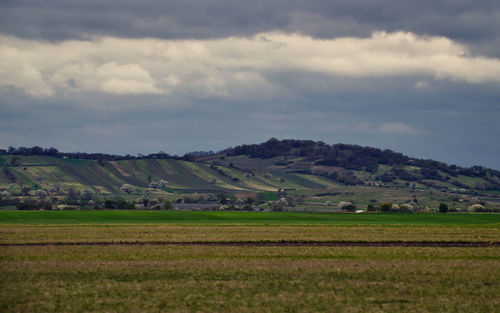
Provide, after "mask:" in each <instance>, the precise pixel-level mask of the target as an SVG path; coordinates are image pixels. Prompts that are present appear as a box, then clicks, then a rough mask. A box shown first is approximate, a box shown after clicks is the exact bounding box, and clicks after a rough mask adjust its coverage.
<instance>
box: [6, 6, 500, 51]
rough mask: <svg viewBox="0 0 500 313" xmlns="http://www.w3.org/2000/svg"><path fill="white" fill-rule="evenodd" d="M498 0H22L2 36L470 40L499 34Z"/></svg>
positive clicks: (9, 12)
mask: <svg viewBox="0 0 500 313" xmlns="http://www.w3.org/2000/svg"><path fill="white" fill-rule="evenodd" d="M498 29H500V3H499V2H498V1H472V0H469V1H454V0H449V1H411V0H402V1H393V0H384V1H370V0H352V1H329V0H318V1H302V0H292V1H290V0H287V1H285V0H258V1H252V2H248V1H225V0H207V1H197V0H169V1H159V0H145V1H131V0H128V1H123V0H110V1H88V0H80V1H61V0H46V1H37V0H24V1H23V0H20V1H4V2H2V4H0V30H1V32H3V33H6V34H10V35H14V36H19V37H26V38H43V39H49V40H63V39H71V38H85V36H88V35H111V36H119V37H159V38H220V37H227V36H251V35H253V34H256V33H260V32H266V31H273V30H281V31H287V32H290V31H291V32H300V33H305V34H308V35H312V36H317V37H328V38H331V37H336V36H369V35H370V34H371V32H373V31H374V30H386V31H399V30H404V31H410V32H414V33H417V34H429V35H433V36H445V37H448V38H451V39H453V40H459V41H462V42H465V43H467V44H469V45H472V46H473V47H474V49H477V51H478V52H483V53H488V55H492V56H498V55H500V54H499V53H500V49H499V48H494V49H493V48H492V49H484V48H483V45H482V44H483V43H484V42H485V41H491V40H498V39H499V38H500V35H499V33H498V31H497V30H498Z"/></svg>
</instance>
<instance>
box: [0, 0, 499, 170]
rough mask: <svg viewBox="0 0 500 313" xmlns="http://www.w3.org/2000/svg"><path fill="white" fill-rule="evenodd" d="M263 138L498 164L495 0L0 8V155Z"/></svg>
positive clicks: (139, 149) (59, 0)
mask: <svg viewBox="0 0 500 313" xmlns="http://www.w3.org/2000/svg"><path fill="white" fill-rule="evenodd" d="M271 137H275V138H279V139H290V138H295V139H312V140H318V141H319V140H321V141H324V142H325V143H328V144H335V143H347V144H358V145H363V146H371V147H377V148H381V149H391V150H394V151H397V152H401V153H404V154H406V155H409V156H411V157H418V158H424V159H435V160H440V161H444V162H447V163H448V164H457V165H460V166H472V165H482V166H486V167H491V168H495V169H500V157H499V155H500V139H499V138H500V2H499V1H488V0H485V1H467V0H452V1H446V0H445V1H430V0H429V1H427V0H422V1H409V0H383V1H373V0H350V1H337V0H309V1H302V0H296V1H295V0H286V1H285V0H265V1H261V0H255V1H240V0H232V1H227V0H225V1H222V0H204V1H199V0H196V1H195V0H167V1H160V0H157V1H155V0H142V1H131V0H107V1H106V0H75V1H64V0H44V1H39V0H15V1H14V0H4V1H1V2H0V147H2V148H4V149H5V148H7V147H8V146H15V147H18V146H34V145H39V146H42V147H46V148H48V147H55V148H57V149H59V150H60V151H65V152H77V151H81V152H103V153H117V154H139V153H142V154H148V153H154V152H159V151H164V152H167V153H170V154H178V155H182V154H184V153H187V152H191V151H199V150H203V151H209V150H214V151H217V150H221V149H224V148H227V147H230V146H235V145H240V144H251V143H260V142H263V141H266V140H268V139H269V138H271Z"/></svg>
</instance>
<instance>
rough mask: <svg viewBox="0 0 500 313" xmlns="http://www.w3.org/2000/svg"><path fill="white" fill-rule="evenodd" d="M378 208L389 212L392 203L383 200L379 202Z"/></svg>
mask: <svg viewBox="0 0 500 313" xmlns="http://www.w3.org/2000/svg"><path fill="white" fill-rule="evenodd" d="M378 209H379V210H380V211H382V212H390V211H391V209H392V203H390V202H384V203H381V204H379V206H378Z"/></svg>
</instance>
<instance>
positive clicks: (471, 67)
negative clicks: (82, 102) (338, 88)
mask: <svg viewBox="0 0 500 313" xmlns="http://www.w3.org/2000/svg"><path fill="white" fill-rule="evenodd" d="M276 73H278V74H283V75H290V74H293V75H297V76H299V75H301V73H307V74H311V73H312V74H319V75H330V76H337V77H338V76H340V77H361V78H366V77H368V78H370V77H372V78H377V77H391V76H411V75H418V76H427V77H429V78H435V79H449V80H457V81H465V82H469V83H485V82H493V83H500V60H499V59H495V58H484V57H475V56H470V55H469V54H468V52H467V47H465V46H463V45H461V44H459V43H456V42H453V41H451V40H449V39H447V38H444V37H429V36H417V35H415V34H412V33H406V32H396V33H385V32H377V33H374V34H373V35H372V36H371V37H369V38H353V37H345V38H334V39H316V38H312V37H309V36H304V35H298V34H289V33H273V32H271V33H261V34H258V35H255V36H253V37H251V38H243V37H241V38H240V37H229V38H223V39H213V40H212V39H210V40H159V39H123V38H115V37H102V38H95V39H93V40H90V41H74V40H73V41H63V42H60V43H50V42H37V41H33V40H23V39H18V38H14V37H8V36H0V85H3V86H13V87H17V88H21V89H23V90H24V91H25V92H26V93H28V94H30V95H33V96H39V97H47V96H53V95H55V94H59V93H68V92H103V93H111V94H172V93H177V94H179V95H181V96H182V95H189V96H193V95H194V96H196V97H202V98H203V97H229V98H234V97H236V98H239V97H240V98H241V97H248V96H255V95H259V96H263V95H266V94H272V93H273V92H274V91H275V90H276V86H273V82H272V81H271V79H269V77H270V74H276ZM415 87H417V88H421V87H425V86H424V84H423V83H420V82H419V83H417V84H416V85H415Z"/></svg>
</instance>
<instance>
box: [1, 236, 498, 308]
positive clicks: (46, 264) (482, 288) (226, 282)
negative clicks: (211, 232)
mask: <svg viewBox="0 0 500 313" xmlns="http://www.w3.org/2000/svg"><path fill="white" fill-rule="evenodd" d="M0 251H1V254H0V282H1V283H0V284H1V287H2V288H0V311H2V312H498V307H499V305H500V298H499V297H498V290H499V288H500V249H498V248H394V247H391V248H360V247H355V248H352V247H351V248H328V247H301V248H295V247H206V246H189V247H187V246H139V247H137V246H135V247H131V246H109V247H81V246H78V247H74V246H73V247H55V246H48V247H1V248H0Z"/></svg>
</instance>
